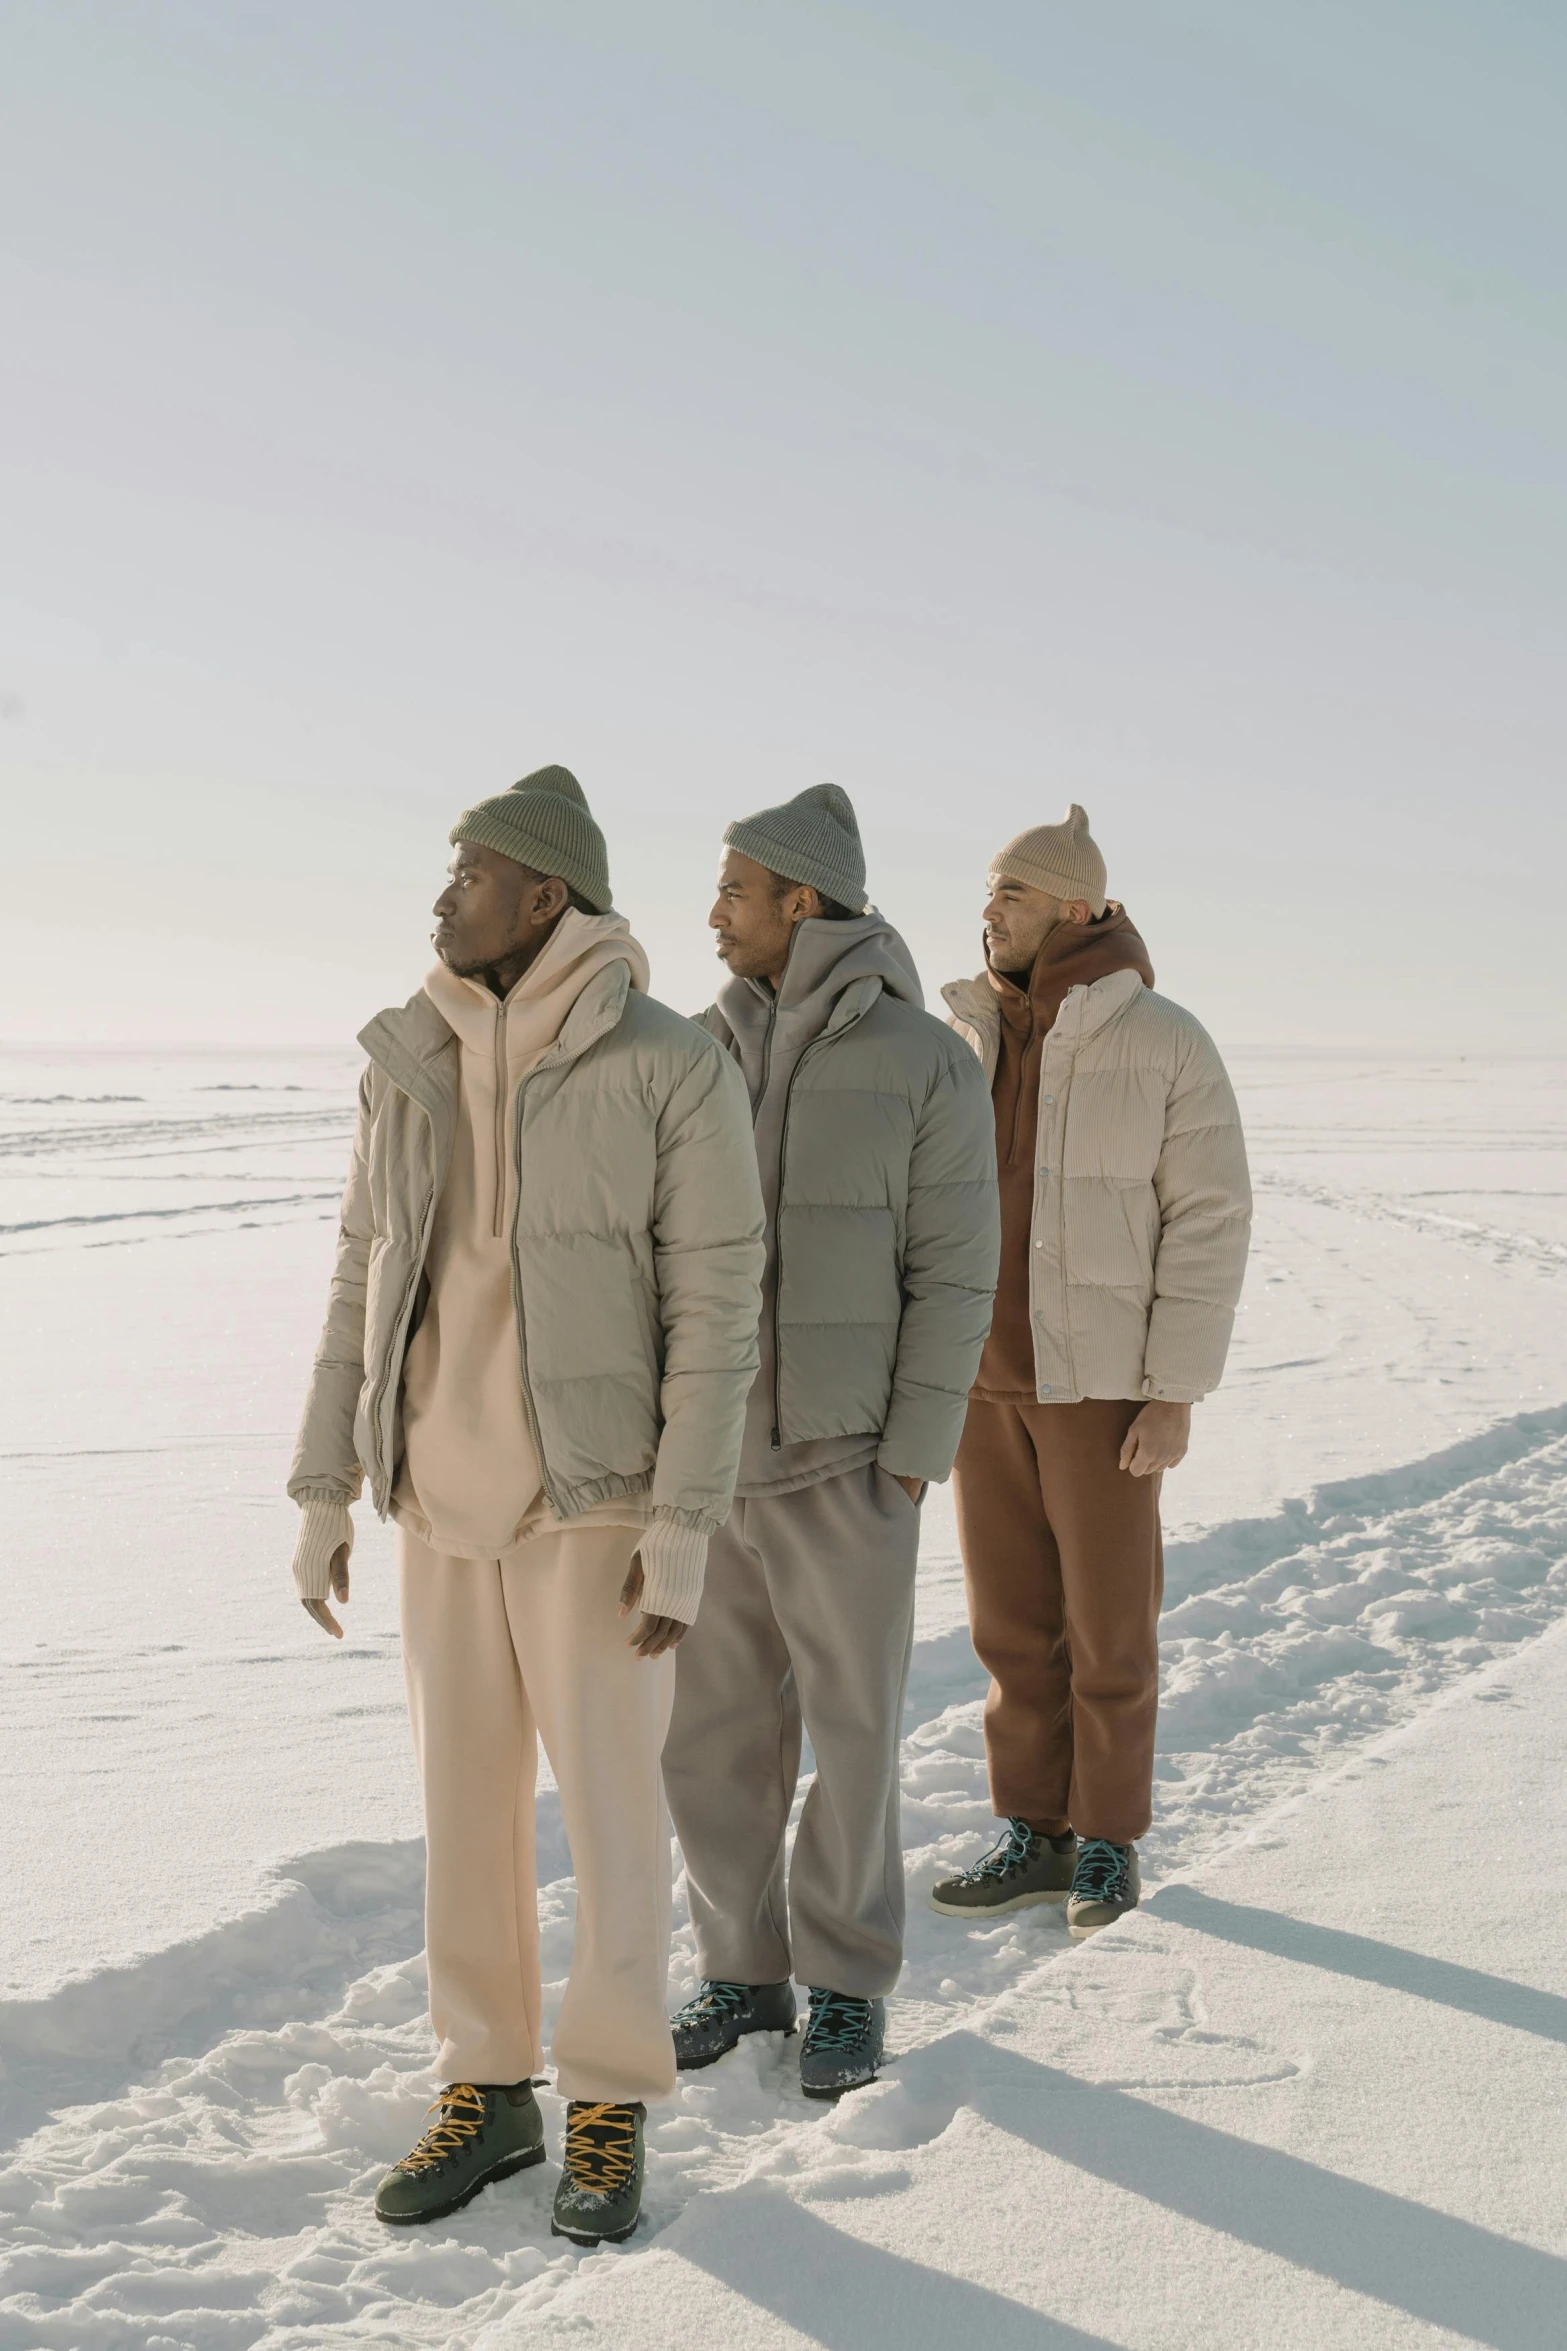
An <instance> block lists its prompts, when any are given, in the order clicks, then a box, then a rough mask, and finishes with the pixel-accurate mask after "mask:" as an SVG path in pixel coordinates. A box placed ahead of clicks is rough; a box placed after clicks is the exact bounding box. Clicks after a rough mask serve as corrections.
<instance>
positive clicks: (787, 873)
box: [724, 784, 865, 914]
mask: <svg viewBox="0 0 1567 2351" xmlns="http://www.w3.org/2000/svg"><path fill="white" fill-rule="evenodd" d="M724 841H725V844H726V845H727V846H728V847H729V848H731V849H738V850H739V851H740V853H741V855H742V856H743V857H754V858H755V859H756V862H757V864H758V865H765V866H766V867H767V869H768V871H769V872H770V873H776V874H781V875H782V876H783V878H784V880H785V881H789V882H809V883H810V885H811V887H812V889H813V890H820V892H821V894H822V896H823V897H824V898H832V899H835V900H836V901H837V903H838V904H839V905H840V906H847V907H850V908H852V910H853V911H854V913H856V914H859V913H860V912H861V911H862V910H863V908H864V905H865V851H864V850H863V848H862V847H861V846H860V827H859V823H858V820H857V819H856V817H855V814H854V802H853V801H852V800H851V799H850V798H849V795H848V793H847V792H845V791H843V790H842V789H841V788H840V786H838V785H837V784H812V785H810V786H809V787H808V789H807V790H805V791H803V792H796V794H795V796H794V798H793V799H792V800H785V801H784V802H783V804H782V806H781V807H778V808H759V809H758V810H757V812H756V814H755V815H754V816H742V817H741V818H740V819H739V821H738V822H737V823H735V824H732V825H729V826H727V827H726V829H725V832H724Z"/></svg>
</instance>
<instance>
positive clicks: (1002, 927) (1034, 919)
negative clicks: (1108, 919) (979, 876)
mask: <svg viewBox="0 0 1567 2351" xmlns="http://www.w3.org/2000/svg"><path fill="white" fill-rule="evenodd" d="M987 887H988V888H989V891H990V896H989V898H988V899H987V900H986V903H985V952H986V953H987V955H988V956H989V957H990V963H991V969H992V970H993V971H1005V972H1020V971H1028V970H1030V969H1031V968H1032V966H1033V961H1034V957H1035V956H1036V955H1037V954H1038V953H1039V950H1040V948H1041V947H1042V946H1043V945H1044V943H1045V941H1046V939H1047V938H1048V937H1049V936H1050V933H1051V932H1052V931H1053V930H1054V929H1055V927H1056V925H1057V924H1058V923H1060V922H1063V921H1065V919H1066V914H1067V909H1066V907H1065V906H1064V905H1063V904H1062V902H1061V900H1060V899H1059V898H1052V897H1051V895H1050V893H1049V891H1048V890H1036V889H1034V888H1033V887H1032V885H1031V884H1030V883H1028V882H1015V881H1013V880H1012V879H1011V877H1010V876H1009V875H1007V874H1004V873H992V874H991V875H990V877H989V880H988V884H987ZM1084 911H1085V913H1086V911H1087V909H1086V908H1085V909H1084Z"/></svg>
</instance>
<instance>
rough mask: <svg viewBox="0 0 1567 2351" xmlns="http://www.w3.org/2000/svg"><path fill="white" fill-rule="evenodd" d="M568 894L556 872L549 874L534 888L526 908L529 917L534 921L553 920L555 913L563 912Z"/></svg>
mask: <svg viewBox="0 0 1567 2351" xmlns="http://www.w3.org/2000/svg"><path fill="white" fill-rule="evenodd" d="M570 895H571V893H570V891H569V890H568V889H567V887H566V885H565V883H564V882H563V881H562V880H561V877H560V875H559V874H558V873H557V874H551V875H549V876H548V878H547V879H546V880H544V881H541V882H540V883H539V884H538V886H537V887H536V889H535V890H534V893H533V898H532V902H531V903H530V905H529V908H528V914H529V917H530V919H531V920H532V921H534V922H536V923H541V922H553V921H554V919H555V917H556V915H557V914H560V913H562V912H564V910H565V906H566V902H567V900H568V898H569V897H570Z"/></svg>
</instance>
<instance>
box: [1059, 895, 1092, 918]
mask: <svg viewBox="0 0 1567 2351" xmlns="http://www.w3.org/2000/svg"><path fill="white" fill-rule="evenodd" d="M1061 911H1062V913H1063V914H1064V915H1065V916H1066V919H1067V921H1068V922H1082V923H1088V922H1092V921H1093V919H1094V910H1093V908H1092V907H1091V906H1090V905H1089V903H1088V900H1087V899H1086V898H1068V899H1066V900H1065V901H1064V903H1063V905H1062V908H1061Z"/></svg>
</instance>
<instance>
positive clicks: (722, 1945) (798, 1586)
mask: <svg viewBox="0 0 1567 2351" xmlns="http://www.w3.org/2000/svg"><path fill="white" fill-rule="evenodd" d="M724 839H725V842H726V843H727V845H728V847H727V854H726V856H725V858H724V862H723V867H722V870H721V872H720V876H719V887H718V900H717V904H716V905H715V906H714V909H713V911H712V913H711V915H710V916H709V918H708V919H709V922H710V923H711V925H712V927H713V929H714V930H715V931H716V932H717V934H718V952H719V955H720V957H721V958H722V960H723V961H724V962H725V963H726V964H727V965H728V967H729V975H730V976H729V978H728V980H727V981H726V982H725V984H724V986H723V988H722V989H721V990H720V992H719V998H718V1002H717V1004H716V1006H714V1007H713V1008H712V1010H710V1011H709V1012H708V1013H707V1014H706V1015H704V1021H705V1025H706V1026H707V1027H708V1028H710V1029H711V1030H712V1032H713V1034H714V1035H715V1036H716V1037H717V1038H718V1039H719V1041H720V1043H721V1044H723V1045H724V1046H725V1047H726V1049H727V1050H728V1051H729V1052H730V1053H731V1054H732V1055H733V1056H734V1058H735V1059H736V1060H737V1061H738V1063H739V1064H740V1067H741V1069H742V1071H743V1072H744V1075H745V1079H746V1084H747V1087H748V1088H749V1091H750V1096H751V1106H752V1115H753V1119H754V1123H755V1133H756V1156H757V1165H758V1169H759V1172H760V1175H761V1180H762V1196H763V1201H764V1204H765V1207H766V1211H767V1263H766V1271H765V1274H764V1277H763V1288H762V1331H761V1365H760V1369H759V1371H758V1373H757V1377H756V1382H755V1385H754V1386H753V1388H752V1390H751V1393H750V1398H749V1401H748V1403H747V1407H746V1421H745V1437H744V1443H743V1446H742V1449H741V1459H740V1475H739V1481H738V1484H737V1486H736V1496H737V1499H736V1502H735V1507H734V1511H733V1513H732V1515H731V1516H730V1518H729V1520H728V1522H727V1524H726V1525H725V1526H723V1527H722V1528H721V1529H720V1530H719V1532H718V1534H717V1535H716V1536H715V1537H714V1539H713V1545H712V1550H711V1553H710V1556H709V1565H708V1578H707V1589H706V1594H705V1597H704V1600H703V1607H702V1614H701V1617H700V1618H699V1620H698V1622H697V1623H696V1625H695V1626H693V1628H692V1631H691V1635H690V1637H689V1639H688V1640H687V1641H686V1643H685V1645H684V1647H683V1648H682V1650H681V1652H680V1657H679V1660H678V1665H677V1672H676V1691H675V1710H674V1719H673V1722H672V1725H671V1729H670V1735H669V1742H668V1745H667V1746H666V1748H665V1752H664V1777H665V1783H666V1785H667V1787H668V1790H669V1799H670V1809H671V1812H672V1813H673V1815H674V1821H675V1828H676V1831H677V1834H678V1835H679V1838H680V1842H681V1846H682V1849H683V1851H684V1854H685V1863H686V1879H687V1885H688V1889H689V1894H690V1903H691V1915H692V1921H693V1924H694V1926H695V1929H696V1939H697V1951H698V1957H699V1961H700V1965H701V1969H702V1976H703V1983H702V1988H701V1990H700V1992H699V1993H698V1994H697V1996H696V1998H695V1999H694V2000H693V2001H691V2002H690V2003H689V2004H688V2005H687V2007H686V2008H684V2009H682V2011H681V2012H680V2014H679V2016H678V2017H677V2018H676V2019H675V2048H676V2054H677V2058H678V2061H679V2063H680V2064H681V2065H682V2066H683V2067H691V2066H698V2065H706V2064H710V2063H711V2062H712V2061H713V2060H714V2059H715V2058H717V2057H720V2056H722V2055H723V2053H724V2052H725V2050H727V2049H730V2048H732V2047H733V2046H734V2044H735V2042H736V2041H737V2040H738V2039H739V2038H740V2036H741V2034H742V2033H747V2032H759V2031H768V2030H779V2029H783V2030H787V2029H789V2028H791V2027H792V2025H793V2022H794V2016H795V2003H794V1993H793V1989H792V1985H791V1981H790V1978H791V1975H792V1973H793V1972H795V1971H798V1973H799V1974H800V1976H801V1977H802V1979H803V1980H804V1981H805V1982H806V1983H807V1984H808V1986H809V1987H810V1995H811V2001H810V2006H811V2015H810V2023H809V2026H808V2029H807V2032H806V2037H805V2041H804V2044H803V2047H802V2051H801V2059H800V2071H801V2081H802V2085H803V2087H804V2088H805V2090H806V2092H807V2094H808V2095H812V2096H816V2097H836V2096H837V2095H838V2094H839V2093H840V2092H842V2091H843V2090H846V2089H851V2088H854V2087H857V2086H858V2085H859V2084H861V2083H863V2082H867V2081H871V2080H873V2079H874V2078H875V2073H876V2067H877V2064H878V2062H879V2059H880V2055H881V2043H882V2002H883V1995H885V1994H886V1993H887V1992H889V1991H890V1990H891V1989H892V1987H893V1985H894V1984H895V1983H896V1982H897V1979H898V1973H899V1970H900V1968H901V1966H902V1961H903V1853H902V1843H901V1838H900V1835H899V1818H898V1744H899V1733H900V1729H901V1715H902V1706H903V1689H904V1683H905V1680H906V1678H907V1673H908V1661H909V1650H910V1645H911V1642H912V1639H913V1627H914V1578H915V1564H916V1558H917V1554H918V1549H919V1507H918V1506H919V1501H920V1498H921V1496H922V1494H923V1490H924V1487H925V1485H926V1484H927V1483H928V1482H929V1481H930V1480H932V1479H941V1478H945V1477H946V1476H947V1475H948V1473H949V1472H950V1470H951V1467H952V1460H953V1455H954V1453H955V1452H956V1450H957V1444H958V1438H959V1436H960V1434H961V1432H962V1427H963V1417H964V1412H965V1409H966V1402H967V1392H968V1388H969V1385H970V1383H971V1382H972V1380H973V1378H974V1374H975V1371H976V1370H977V1368H978V1364H979V1356H980V1350H981V1348H982V1346H983V1345H984V1340H985V1334H986V1331H987V1330H988V1328H989V1324H990V1312H991V1301H992V1297H993V1293H994V1289H995V1280H996V1262H997V1253H998V1249H999V1246H1000V1238H999V1221H998V1215H997V1207H996V1175H995V1145H994V1126H993V1121H992V1118H991V1115H990V1106H989V1101H988V1094H987V1088H986V1086H985V1081H984V1076H983V1073H982V1072H981V1070H980V1068H979V1065H978V1063H977V1062H976V1061H975V1060H974V1058H973V1056H972V1055H971V1054H969V1053H968V1052H967V1049H966V1047H965V1046H964V1045H963V1044H962V1043H961V1041H960V1040H959V1039H958V1038H957V1037H956V1036H955V1035H954V1034H953V1033H952V1031H951V1030H949V1029H948V1028H947V1027H945V1025H944V1024H943V1023H941V1022H939V1021H937V1020H934V1019H932V1018H931V1016H930V1015H929V1014H927V1013H926V1012H925V1011H924V1009H923V1006H922V998H921V991H920V984H919V978H918V975H917V973H916V971H915V969H914V964H913V960H912V958H911V956H910V954H909V951H908V949H907V947H906V946H905V945H904V943H903V941H902V939H900V938H899V936H898V934H897V932H896V931H895V930H894V929H893V928H892V926H891V924H890V923H887V922H884V921H883V919H882V917H881V916H880V915H879V914H878V913H877V912H876V911H875V909H874V908H871V907H867V905H866V899H865V861H864V854H863V851H862V849H861V846H860V836H859V828H858V825H857V823H856V821H855V815H854V810H853V807H852V805H851V804H850V801H849V799H848V796H847V794H846V793H844V792H842V791H840V790H839V789H838V788H837V786H836V785H833V784H821V785H817V786H815V787H814V788H813V789H811V790H810V791H806V792H802V793H800V794H799V796H798V797H797V798H796V799H794V800H791V801H789V802H788V803H786V804H785V805H784V806H783V807H781V808H770V809H764V810H762V811H761V812H760V813H759V814H757V815H755V816H751V817H747V818H745V819H743V820H742V821H741V822H740V823H738V824H732V825H731V826H730V827H729V829H728V831H727V832H726V834H725V835H724ZM802 1722H803V1727H804V1729H805V1731H806V1732H807V1733H808V1734H809V1736H810V1740H811V1745H812V1747H813V1749H814V1752H815V1757H816V1781H815V1785H814V1786H813V1788H812V1789H811V1791H810V1793H809V1795H808V1796H807V1798H806V1801H805V1808H804V1811H803V1814H802V1816H801V1820H800V1827H799V1834H798V1837H797V1839H796V1842H795V1848H794V1860H793V1867H792V1869H791V1871H790V1873H789V1878H788V1886H787V1896H786V1889H785V1873H784V1834H785V1830H786V1828H787V1825H788V1820H789V1810H790V1806H791V1804H792V1802H793V1799H794V1792H795V1782H796V1779H797V1777H798V1774H799V1764H800V1746H801V1729H802Z"/></svg>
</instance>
